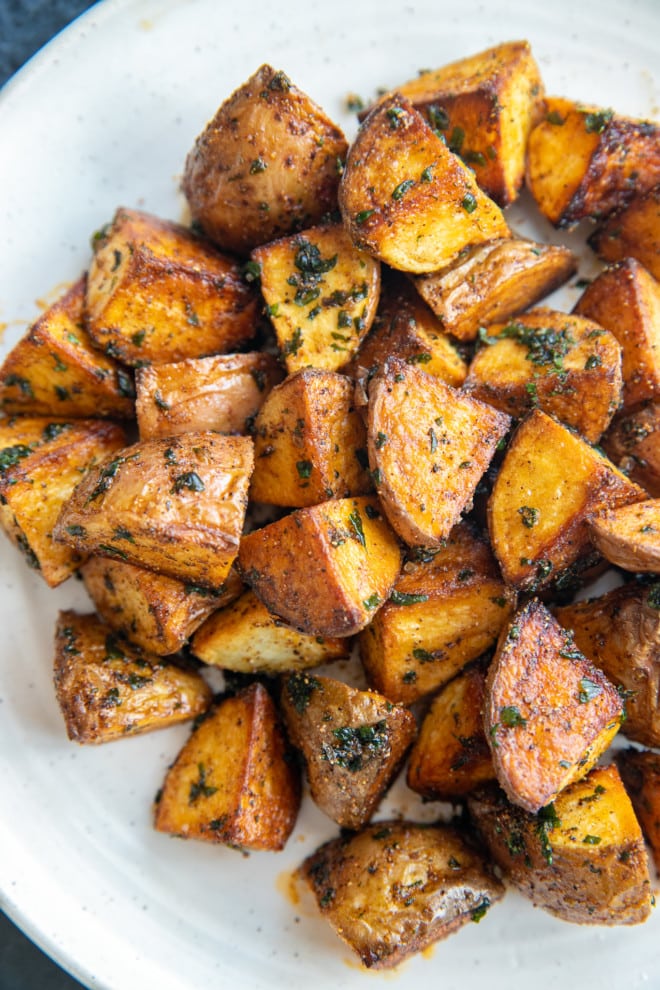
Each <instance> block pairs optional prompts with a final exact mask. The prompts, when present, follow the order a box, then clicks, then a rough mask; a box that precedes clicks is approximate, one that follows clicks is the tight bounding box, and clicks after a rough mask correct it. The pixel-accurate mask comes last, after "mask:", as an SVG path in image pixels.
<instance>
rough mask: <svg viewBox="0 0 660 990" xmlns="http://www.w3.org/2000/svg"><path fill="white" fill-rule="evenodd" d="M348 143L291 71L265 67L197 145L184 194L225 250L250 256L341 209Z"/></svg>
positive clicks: (218, 115)
mask: <svg viewBox="0 0 660 990" xmlns="http://www.w3.org/2000/svg"><path fill="white" fill-rule="evenodd" d="M346 147H347V145H346V139H345V138H344V135H343V134H342V132H341V131H340V130H339V128H338V127H336V126H335V125H334V124H333V123H332V121H331V120H329V118H328V117H327V116H326V115H325V113H324V112H323V110H321V108H320V107H318V106H317V105H316V104H315V103H314V102H313V101H312V100H311V99H310V98H309V97H308V96H307V95H306V94H305V93H303V92H302V91H301V90H299V89H298V88H297V86H294V84H293V83H292V82H291V80H290V79H289V78H288V77H287V76H286V75H285V74H284V72H276V71H275V69H273V68H272V67H271V66H270V65H262V66H261V68H259V69H257V71H256V72H255V74H254V75H253V76H251V77H250V78H249V79H248V80H247V81H246V82H245V83H244V84H243V85H242V86H240V87H239V88H238V89H237V90H236V91H235V92H234V93H233V94H232V95H231V96H230V97H229V98H228V99H227V100H225V102H224V103H223V104H222V106H221V107H220V108H219V109H218V111H217V113H216V114H215V117H214V118H213V120H211V121H210V122H209V123H208V124H207V125H206V128H205V129H204V131H202V133H201V134H200V135H199V137H198V138H197V140H196V141H195V145H194V147H193V148H192V150H191V151H190V153H189V155H188V157H187V159H186V165H185V171H184V175H183V191H184V193H185V196H186V199H187V200H188V203H189V205H190V210H191V213H192V216H193V219H194V220H195V221H196V222H197V223H198V224H199V225H200V226H201V227H202V228H203V229H204V231H205V232H206V234H208V236H209V237H210V238H211V240H213V241H215V242H216V243H217V244H219V245H220V246H221V247H223V248H226V249H227V250H229V251H236V252H237V253H238V254H248V253H249V252H250V250H251V249H252V248H254V247H256V246H257V245H258V244H265V243H266V241H271V240H273V239H274V238H275V237H279V236H281V235H282V234H289V233H291V232H293V231H295V230H300V229H301V228H303V227H309V226H310V225H311V224H314V223H318V222H319V221H320V220H321V218H322V217H323V215H324V214H325V213H329V212H330V211H331V210H334V209H335V207H336V205H337V186H338V183H339V176H340V174H341V165H342V162H343V160H344V156H345V155H346Z"/></svg>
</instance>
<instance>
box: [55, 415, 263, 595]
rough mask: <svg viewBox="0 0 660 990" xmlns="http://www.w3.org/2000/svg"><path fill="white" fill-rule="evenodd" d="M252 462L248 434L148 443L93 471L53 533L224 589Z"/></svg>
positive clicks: (192, 436) (105, 553) (83, 548)
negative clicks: (243, 435) (245, 435)
mask: <svg viewBox="0 0 660 990" xmlns="http://www.w3.org/2000/svg"><path fill="white" fill-rule="evenodd" d="M252 466H253V454H252V440H251V439H250V438H249V437H222V436H220V435H219V434H217V433H211V432H202V433H185V434H183V435H181V436H179V437H163V438H161V439H159V440H145V441H144V442H142V443H137V444H134V445H133V446H132V447H126V448H125V449H124V450H122V451H121V452H120V453H119V454H118V455H117V456H116V457H114V458H112V459H110V458H109V459H107V460H105V461H104V462H103V463H101V464H99V465H98V466H97V467H95V468H93V469H92V470H91V471H88V473H87V475H86V476H85V478H84V479H83V481H81V483H80V484H79V485H78V486H77V488H76V489H75V491H74V493H73V495H72V496H71V498H70V500H69V501H68V502H67V504H66V505H65V506H63V508H62V512H61V514H60V517H59V519H58V522H57V525H56V527H55V537H56V539H58V540H61V541H62V542H64V543H68V544H69V545H71V546H73V547H74V548H76V549H77V550H80V551H82V552H87V553H96V554H99V555H101V556H106V557H113V558H115V559H116V558H119V559H120V560H124V561H127V562H128V563H130V564H135V565H136V566H137V567H146V568H147V569H148V570H154V571H156V572H159V573H163V574H166V575H168V576H169V577H173V578H178V579H179V580H180V581H184V582H186V583H190V584H201V585H203V586H204V587H205V588H206V587H208V588H215V589H217V588H220V586H221V585H222V584H223V582H224V581H225V579H226V577H227V575H228V573H229V569H230V567H231V565H232V563H233V562H234V558H235V557H236V554H237V551H238V542H239V538H240V535H241V532H242V529H243V521H244V519H245V511H246V507H247V492H248V484H249V480H250V474H251V472H252Z"/></svg>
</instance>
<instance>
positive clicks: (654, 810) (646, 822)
mask: <svg viewBox="0 0 660 990" xmlns="http://www.w3.org/2000/svg"><path fill="white" fill-rule="evenodd" d="M616 762H617V766H618V768H619V773H620V774H621V779H622V780H623V783H624V786H625V788H626V791H627V792H628V796H629V797H630V800H631V802H632V806H633V808H634V809H635V814H636V815H637V818H638V820H639V824H640V825H641V828H642V832H643V833H644V837H645V839H646V841H647V842H648V844H649V846H650V848H651V853H652V855H653V861H654V863H655V868H656V870H657V872H658V873H660V756H659V755H658V754H657V753H651V752H650V751H649V750H644V751H640V750H638V749H632V748H631V749H625V750H619V752H618V753H617V760H616Z"/></svg>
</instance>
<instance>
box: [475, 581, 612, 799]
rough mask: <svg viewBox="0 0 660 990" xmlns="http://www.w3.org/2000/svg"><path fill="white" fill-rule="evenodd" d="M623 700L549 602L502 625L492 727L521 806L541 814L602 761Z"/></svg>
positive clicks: (500, 771) (532, 605) (496, 751)
mask: <svg viewBox="0 0 660 990" xmlns="http://www.w3.org/2000/svg"><path fill="white" fill-rule="evenodd" d="M622 715H623V704H622V701H621V697H620V695H619V693H618V691H617V690H616V688H615V687H614V686H613V685H612V684H611V683H610V682H609V681H608V679H607V678H606V677H605V675H604V674H603V672H602V671H601V670H599V669H598V668H596V667H594V665H593V664H592V663H591V661H590V660H587V658H586V657H585V656H584V655H583V654H582V653H581V652H580V650H579V649H578V648H577V646H576V645H575V643H574V642H573V638H572V636H571V634H570V633H568V632H566V630H564V629H562V627H561V626H560V625H559V623H558V622H557V620H556V619H555V618H554V617H553V616H552V615H551V614H550V612H549V611H548V610H547V608H546V607H545V605H543V604H542V603H541V602H539V601H538V600H536V599H532V600H531V601H530V602H528V603H527V604H526V605H525V606H523V608H522V609H520V610H519V611H518V612H517V613H516V615H515V616H514V618H513V621H512V623H511V624H510V625H509V626H508V627H507V628H505V629H504V630H503V631H502V634H501V636H500V641H499V643H498V645H497V650H496V652H495V656H494V657H493V661H492V664H491V666H490V668H489V671H488V679H487V681H486V703H485V705H484V731H485V733H486V737H487V739H488V741H489V745H490V748H491V753H492V756H493V764H494V766H495V773H496V774H497V779H498V781H499V782H500V785H501V786H502V788H503V789H504V790H505V791H506V793H507V795H508V797H509V799H510V800H511V801H513V803H514V804H517V805H519V806H520V807H521V808H525V809H526V810H527V811H531V812H537V811H538V810H539V809H540V808H543V807H545V805H547V804H550V802H551V801H554V800H555V798H556V797H557V795H558V794H559V792H560V791H562V790H563V789H564V788H565V787H567V786H568V785H569V784H571V783H573V781H575V780H579V778H580V777H583V776H584V775H585V774H586V773H588V772H589V770H590V769H591V767H592V766H593V765H594V764H595V763H596V761H597V759H598V757H599V756H600V755H601V753H604V752H605V750H606V749H607V747H608V746H609V744H610V742H611V741H612V739H613V738H614V736H615V735H616V733H617V731H618V729H619V725H620V724H621V718H622Z"/></svg>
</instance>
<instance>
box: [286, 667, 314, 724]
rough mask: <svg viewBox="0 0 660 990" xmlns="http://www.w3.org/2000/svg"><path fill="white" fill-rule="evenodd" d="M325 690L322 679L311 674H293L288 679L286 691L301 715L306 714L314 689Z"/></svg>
mask: <svg viewBox="0 0 660 990" xmlns="http://www.w3.org/2000/svg"><path fill="white" fill-rule="evenodd" d="M317 690H321V691H322V690H323V685H322V684H321V681H319V680H317V678H316V677H312V676H311V675H310V674H291V675H290V676H289V677H288V678H287V680H286V693H287V697H288V699H289V701H290V702H291V704H292V705H293V707H294V708H295V710H296V711H297V713H298V714H299V715H304V714H305V711H306V709H307V706H308V705H309V703H310V701H311V699H312V695H313V693H314V691H317Z"/></svg>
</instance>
